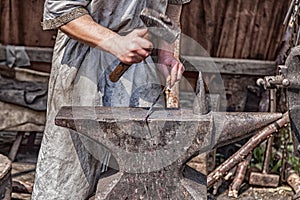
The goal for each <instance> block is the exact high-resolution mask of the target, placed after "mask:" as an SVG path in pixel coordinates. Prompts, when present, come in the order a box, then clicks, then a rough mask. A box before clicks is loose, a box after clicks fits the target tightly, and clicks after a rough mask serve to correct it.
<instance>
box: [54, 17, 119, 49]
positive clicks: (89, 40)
mask: <svg viewBox="0 0 300 200" xmlns="http://www.w3.org/2000/svg"><path fill="white" fill-rule="evenodd" d="M59 29H60V30H61V31H62V32H64V33H66V34H67V35H68V36H69V37H71V38H73V39H76V40H78V41H80V42H82V43H84V44H87V45H89V46H91V47H98V48H101V49H103V50H105V51H108V52H109V51H110V49H109V47H107V46H106V45H105V42H104V41H106V40H109V39H111V38H113V37H118V34H117V33H115V32H113V31H111V30H110V29H108V28H106V27H103V26H101V25H99V24H97V23H96V22H95V21H94V20H93V19H92V17H91V16H89V15H83V16H81V17H79V18H77V19H75V20H73V21H71V22H69V23H67V24H65V25H63V26H61V27H60V28H59Z"/></svg>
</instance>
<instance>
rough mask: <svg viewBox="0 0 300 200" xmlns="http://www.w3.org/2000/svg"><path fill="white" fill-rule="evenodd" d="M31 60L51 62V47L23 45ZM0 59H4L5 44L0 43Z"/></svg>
mask: <svg viewBox="0 0 300 200" xmlns="http://www.w3.org/2000/svg"><path fill="white" fill-rule="evenodd" d="M25 51H26V53H27V54H28V57H29V59H30V61H31V62H45V63H51V61H52V53H53V48H42V47H25ZM0 60H6V46H4V45H0Z"/></svg>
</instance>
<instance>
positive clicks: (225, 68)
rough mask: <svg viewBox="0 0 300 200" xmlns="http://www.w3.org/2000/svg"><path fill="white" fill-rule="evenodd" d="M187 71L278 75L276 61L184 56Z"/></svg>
mask: <svg viewBox="0 0 300 200" xmlns="http://www.w3.org/2000/svg"><path fill="white" fill-rule="evenodd" d="M182 60H183V62H185V63H184V65H185V67H186V71H195V72H196V71H202V72H203V73H221V74H232V75H255V76H267V75H268V76H270V75H275V74H276V69H277V65H276V63H275V61H264V60H247V59H229V58H211V57H199V56H182Z"/></svg>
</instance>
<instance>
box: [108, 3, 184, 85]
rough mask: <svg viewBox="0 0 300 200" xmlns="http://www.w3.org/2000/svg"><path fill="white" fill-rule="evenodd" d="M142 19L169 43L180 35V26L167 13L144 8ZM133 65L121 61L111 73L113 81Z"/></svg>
mask: <svg viewBox="0 0 300 200" xmlns="http://www.w3.org/2000/svg"><path fill="white" fill-rule="evenodd" d="M140 18H141V20H142V21H143V22H144V24H145V26H146V27H147V28H149V32H150V33H151V34H153V35H154V36H156V37H159V38H162V39H163V40H165V41H166V42H168V43H173V42H175V40H176V39H177V38H178V37H179V35H180V28H179V27H177V26H176V25H175V23H174V22H173V21H172V20H171V19H170V18H169V17H168V16H166V15H164V14H162V13H159V12H157V11H156V10H153V9H150V8H144V9H143V10H142V12H141V14H140ZM130 66H131V65H128V64H125V63H120V64H119V65H118V66H117V67H116V68H115V70H114V71H113V72H112V73H111V74H110V75H109V79H110V80H111V81H112V82H117V81H118V80H119V79H120V78H121V76H122V75H123V74H124V73H125V72H126V71H127V70H128V68H129V67H130Z"/></svg>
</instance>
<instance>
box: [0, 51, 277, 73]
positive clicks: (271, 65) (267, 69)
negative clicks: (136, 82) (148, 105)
mask: <svg viewBox="0 0 300 200" xmlns="http://www.w3.org/2000/svg"><path fill="white" fill-rule="evenodd" d="M25 50H26V52H27V54H28V57H29V58H30V61H32V62H46V63H51V61H52V53H53V49H52V48H41V47H25ZM182 58H183V59H184V60H186V61H188V63H190V64H191V65H189V64H188V63H185V65H186V71H191V72H197V71H198V70H201V71H202V72H204V73H215V72H220V73H221V74H237V75H256V76H266V75H275V74H276V68H277V65H276V63H275V61H264V60H248V59H229V58H211V57H199V56H182ZM5 59H6V50H5V46H4V45H0V60H5ZM197 69H198V70H197Z"/></svg>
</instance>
